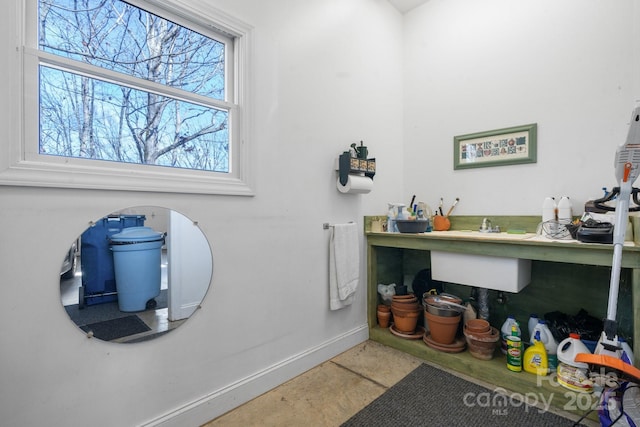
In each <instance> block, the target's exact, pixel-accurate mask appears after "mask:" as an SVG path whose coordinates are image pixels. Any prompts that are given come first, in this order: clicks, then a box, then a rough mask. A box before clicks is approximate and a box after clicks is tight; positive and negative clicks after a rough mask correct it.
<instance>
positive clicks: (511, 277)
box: [431, 232, 531, 292]
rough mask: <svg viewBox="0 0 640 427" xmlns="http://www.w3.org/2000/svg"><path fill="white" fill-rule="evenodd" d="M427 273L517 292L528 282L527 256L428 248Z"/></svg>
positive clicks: (444, 280) (443, 279)
mask: <svg viewBox="0 0 640 427" xmlns="http://www.w3.org/2000/svg"><path fill="white" fill-rule="evenodd" d="M447 233H450V232H447ZM477 234H483V235H484V234H499V233H479V232H478V233H477ZM500 234H506V233H500ZM510 236H523V235H520V234H517V235H516V234H511V235H510ZM521 238H522V237H521ZM431 275H432V277H433V279H434V280H440V281H442V282H449V283H459V284H461V285H468V286H475V287H479V288H487V289H494V290H497V291H506V292H520V291H521V290H522V289H524V287H525V286H527V285H528V284H529V283H530V282H531V260H529V259H520V258H507V257H496V256H488V255H471V254H460V253H454V252H442V251H431Z"/></svg>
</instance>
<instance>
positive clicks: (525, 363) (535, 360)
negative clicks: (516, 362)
mask: <svg viewBox="0 0 640 427" xmlns="http://www.w3.org/2000/svg"><path fill="white" fill-rule="evenodd" d="M532 341H533V344H532V345H530V346H529V348H527V349H526V350H525V351H524V357H523V358H522V367H523V368H524V370H525V371H526V372H529V373H531V374H536V375H542V376H544V375H547V374H548V373H549V360H548V359H547V350H545V349H544V344H543V343H542V341H540V331H536V332H535V335H534V336H533V340H532Z"/></svg>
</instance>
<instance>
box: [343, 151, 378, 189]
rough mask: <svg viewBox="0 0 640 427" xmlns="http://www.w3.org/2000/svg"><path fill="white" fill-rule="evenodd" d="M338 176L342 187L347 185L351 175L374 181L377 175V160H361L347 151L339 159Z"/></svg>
mask: <svg viewBox="0 0 640 427" xmlns="http://www.w3.org/2000/svg"><path fill="white" fill-rule="evenodd" d="M337 170H338V175H339V180H340V184H341V185H346V184H347V181H348V179H349V174H354V175H359V176H362V175H364V176H366V177H368V178H371V179H373V177H374V175H375V174H376V159H375V158H372V159H359V158H357V157H352V156H351V153H350V152H349V151H345V152H344V153H342V154H340V157H338V168H337Z"/></svg>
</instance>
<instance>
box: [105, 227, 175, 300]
mask: <svg viewBox="0 0 640 427" xmlns="http://www.w3.org/2000/svg"><path fill="white" fill-rule="evenodd" d="M110 242H111V243H110V244H111V250H112V251H113V266H114V271H115V279H116V289H117V290H118V307H119V308H120V311H126V312H132V311H143V310H145V309H146V308H147V302H150V301H151V300H153V299H154V298H155V297H157V296H158V295H159V294H160V281H161V274H160V263H161V251H162V245H163V244H164V234H163V233H160V232H158V231H155V230H153V229H152V228H150V227H129V228H125V229H123V230H122V232H120V233H118V234H114V235H113V236H111V241H110ZM154 302H155V301H154ZM154 306H155V304H154Z"/></svg>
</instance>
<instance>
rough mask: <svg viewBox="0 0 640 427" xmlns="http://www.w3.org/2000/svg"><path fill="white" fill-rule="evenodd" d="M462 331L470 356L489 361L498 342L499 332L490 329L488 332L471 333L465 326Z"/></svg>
mask: <svg viewBox="0 0 640 427" xmlns="http://www.w3.org/2000/svg"><path fill="white" fill-rule="evenodd" d="M463 330H464V336H465V339H466V340H467V345H468V346H469V352H470V353H471V355H472V356H473V357H475V358H477V359H482V360H491V359H492V358H493V353H494V352H495V350H496V347H497V345H498V341H499V340H500V331H498V330H497V329H496V328H494V327H491V328H490V330H489V332H482V333H472V332H470V331H469V329H468V328H467V325H466V324H465V326H464V328H463Z"/></svg>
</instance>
